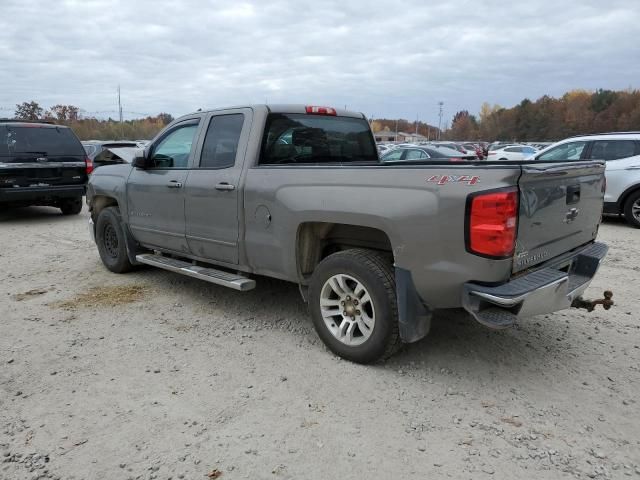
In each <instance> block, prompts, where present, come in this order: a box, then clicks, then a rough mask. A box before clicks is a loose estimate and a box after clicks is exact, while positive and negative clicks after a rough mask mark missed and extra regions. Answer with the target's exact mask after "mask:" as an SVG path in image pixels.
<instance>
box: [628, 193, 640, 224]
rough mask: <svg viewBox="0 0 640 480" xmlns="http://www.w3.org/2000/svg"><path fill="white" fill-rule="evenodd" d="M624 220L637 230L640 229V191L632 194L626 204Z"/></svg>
mask: <svg viewBox="0 0 640 480" xmlns="http://www.w3.org/2000/svg"><path fill="white" fill-rule="evenodd" d="M624 218H625V219H626V220H627V222H629V223H630V224H631V225H633V226H634V227H636V228H640V190H639V191H637V192H634V193H632V194H631V195H629V198H627V201H626V202H625V203H624Z"/></svg>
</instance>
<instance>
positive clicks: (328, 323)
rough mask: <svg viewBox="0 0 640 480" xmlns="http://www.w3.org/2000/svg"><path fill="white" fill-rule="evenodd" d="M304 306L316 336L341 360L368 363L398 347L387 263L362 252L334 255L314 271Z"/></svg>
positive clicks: (390, 270) (393, 291)
mask: <svg viewBox="0 0 640 480" xmlns="http://www.w3.org/2000/svg"><path fill="white" fill-rule="evenodd" d="M309 307H310V310H311V317H312V320H313V323H314V326H315V328H316V331H317V332H318V335H319V336H320V338H321V339H322V341H323V342H324V343H325V344H326V345H327V347H328V348H329V349H330V350H331V351H332V352H334V353H335V354H337V355H339V356H340V357H342V358H345V359H347V360H351V361H353V362H357V363H371V362H375V361H376V360H379V359H382V358H388V357H390V356H391V355H392V354H393V353H394V352H395V351H396V350H397V349H398V347H399V346H400V336H399V333H398V310H397V304H396V288H395V278H394V274H393V268H392V265H391V261H390V260H389V259H387V258H386V257H385V256H384V255H382V254H380V253H377V252H374V251H371V250H364V249H352V250H345V251H342V252H338V253H334V254H333V255H330V256H329V257H327V258H325V259H324V260H323V261H322V262H320V264H319V265H318V266H317V267H316V270H315V271H314V273H313V276H312V277H311V283H310V285H309Z"/></svg>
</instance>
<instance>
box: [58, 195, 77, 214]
mask: <svg viewBox="0 0 640 480" xmlns="http://www.w3.org/2000/svg"><path fill="white" fill-rule="evenodd" d="M60 210H62V214H63V215H78V214H79V213H80V212H81V211H82V197H75V198H65V199H64V200H62V201H61V202H60Z"/></svg>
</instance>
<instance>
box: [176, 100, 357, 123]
mask: <svg viewBox="0 0 640 480" xmlns="http://www.w3.org/2000/svg"><path fill="white" fill-rule="evenodd" d="M308 106H314V107H316V106H317V105H312V104H302V103H298V104H295V103H291V104H287V103H274V104H265V103H258V104H251V105H234V106H230V107H222V108H210V109H207V110H200V111H197V112H192V113H189V114H187V115H183V116H182V117H187V116H189V115H194V114H199V113H210V112H221V111H225V110H236V109H239V108H251V109H253V110H266V111H267V112H269V113H305V114H306V113H307V110H306V109H307V107H308ZM322 107H325V106H324V105H323V106H322ZM326 108H332V109H333V110H335V112H336V115H337V116H339V117H353V118H364V119H366V116H365V115H364V114H362V113H360V112H354V111H351V110H345V109H343V108H335V107H331V106H326ZM182 117H180V118H182Z"/></svg>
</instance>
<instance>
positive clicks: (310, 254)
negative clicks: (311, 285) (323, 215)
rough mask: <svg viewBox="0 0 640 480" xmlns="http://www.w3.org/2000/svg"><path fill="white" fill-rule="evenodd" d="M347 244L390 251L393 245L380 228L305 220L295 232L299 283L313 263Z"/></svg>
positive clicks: (314, 264)
mask: <svg viewBox="0 0 640 480" xmlns="http://www.w3.org/2000/svg"><path fill="white" fill-rule="evenodd" d="M350 248H367V249H370V250H376V251H379V252H382V253H384V254H385V255H389V258H390V260H391V262H392V263H393V260H394V258H393V247H392V244H391V239H390V237H389V235H387V233H386V232H384V231H383V230H381V229H379V228H375V227H368V226H363V225H351V224H344V223H331V222H305V223H302V224H300V225H299V226H298V231H297V235H296V264H297V269H298V277H299V280H300V283H301V284H303V285H305V284H306V283H307V282H308V279H309V277H310V276H311V274H312V273H313V271H314V269H315V267H316V266H317V265H318V264H319V263H320V262H321V261H322V260H323V259H324V258H326V257H327V256H329V255H331V254H332V253H335V252H339V251H341V250H347V249H350Z"/></svg>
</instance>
